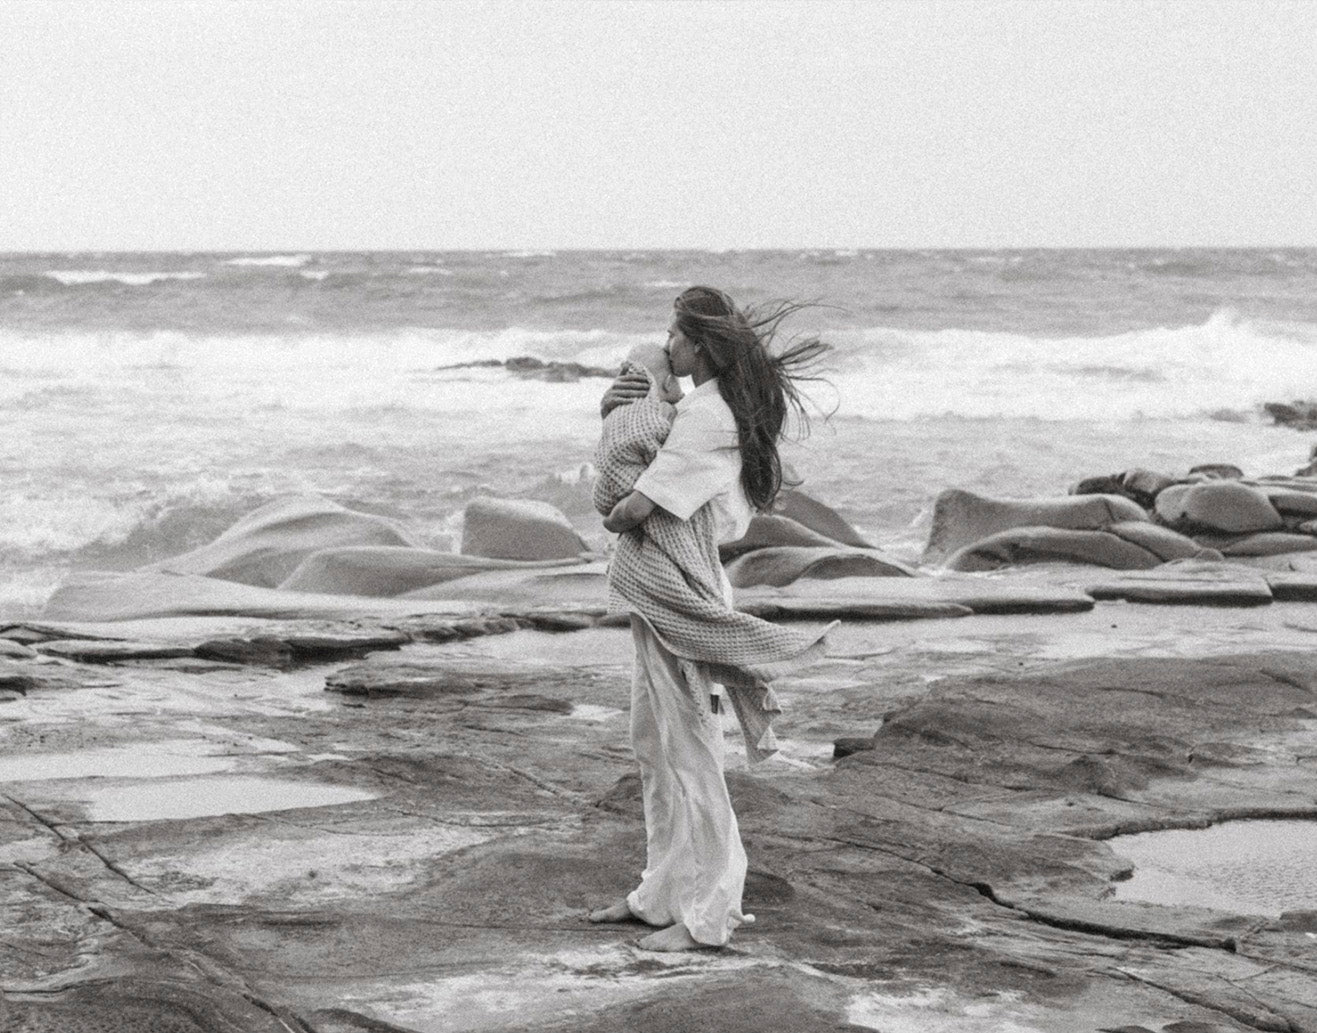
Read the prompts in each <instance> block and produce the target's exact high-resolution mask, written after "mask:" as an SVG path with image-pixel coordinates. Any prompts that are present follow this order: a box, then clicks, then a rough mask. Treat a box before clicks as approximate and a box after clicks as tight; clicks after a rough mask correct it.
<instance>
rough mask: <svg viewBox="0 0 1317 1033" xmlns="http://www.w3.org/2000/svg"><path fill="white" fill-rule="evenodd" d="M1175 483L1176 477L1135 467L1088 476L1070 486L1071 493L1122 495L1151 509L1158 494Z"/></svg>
mask: <svg viewBox="0 0 1317 1033" xmlns="http://www.w3.org/2000/svg"><path fill="white" fill-rule="evenodd" d="M1174 483H1175V480H1174V478H1171V477H1167V476H1166V475H1165V474H1162V473H1156V472H1155V471H1152V470H1144V469H1141V468H1137V467H1136V468H1134V469H1131V470H1126V471H1124V472H1123V473H1118V474H1104V475H1102V476H1099V477H1086V478H1084V479H1083V480H1081V481H1079V482H1078V483H1077V484H1075V485H1073V486H1072V487H1071V488H1070V494H1071V495H1121V496H1124V497H1125V498H1127V499H1130V500H1131V501H1133V502H1136V503H1138V504H1139V506H1141V507H1142V508H1143V509H1151V508H1152V505H1153V503H1154V501H1156V498H1157V495H1158V493H1159V492H1161V491H1162V490H1163V489H1164V488H1169V487H1170V486H1171V485H1172V484H1174Z"/></svg>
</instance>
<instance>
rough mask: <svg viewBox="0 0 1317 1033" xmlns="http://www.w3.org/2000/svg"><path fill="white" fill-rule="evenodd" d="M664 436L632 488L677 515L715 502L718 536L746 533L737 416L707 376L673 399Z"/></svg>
mask: <svg viewBox="0 0 1317 1033" xmlns="http://www.w3.org/2000/svg"><path fill="white" fill-rule="evenodd" d="M676 408H677V416H676V419H675V420H673V423H672V430H671V431H669V432H668V440H667V441H665V442H664V443H663V447H662V448H660V449H659V452H658V455H656V456H655V457H654V461H653V462H652V463H650V464H649V467H648V469H646V470H645V472H644V473H642V474H641V475H640V478H639V479H638V480H637V481H636V484H635V490H636V491H638V492H640V493H641V494H642V495H644V496H645V497H646V498H648V499H650V500H651V501H652V502H654V503H655V504H656V505H659V506H662V507H663V508H664V509H666V510H667V511H668V512H669V513H671V514H672V515H673V516H675V517H677V519H679V520H689V519H690V518H691V516H692V515H693V514H694V513H695V511H696V510H697V509H699V508H700V507H701V506H703V505H704V504H705V503H706V502H711V503H712V504H713V515H714V523H715V527H716V528H717V535H718V541H719V542H734V541H736V539H738V538H743V537H744V536H745V532H746V530H747V529H748V528H749V527H750V518H751V517H752V516H753V515H754V510H753V509H752V508H751V506H750V500H749V499H748V498H746V496H745V490H744V489H743V488H742V487H741V449H740V445H739V443H738V438H737V434H736V418H735V417H734V416H732V410H731V409H729V408H727V403H726V402H725V401H723V396H722V395H721V394H719V393H718V382H717V381H716V380H706V381H705V382H704V383H703V384H701V385H700V386H699V387H697V388H695V390H693V391H692V392H691V393H690V394H688V395H686V397H684V398H683V399H682V400H681V401H680V402H678V403H677V406H676Z"/></svg>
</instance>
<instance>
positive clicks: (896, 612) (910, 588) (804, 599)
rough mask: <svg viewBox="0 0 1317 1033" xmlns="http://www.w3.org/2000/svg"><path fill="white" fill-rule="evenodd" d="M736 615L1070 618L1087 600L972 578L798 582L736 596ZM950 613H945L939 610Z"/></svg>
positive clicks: (1088, 605) (1066, 592)
mask: <svg viewBox="0 0 1317 1033" xmlns="http://www.w3.org/2000/svg"><path fill="white" fill-rule="evenodd" d="M736 605H737V607H738V609H746V608H747V607H750V606H753V607H755V608H756V610H752V611H748V612H757V611H767V612H771V607H772V606H779V607H781V612H782V613H783V614H784V615H791V616H807V615H812V614H817V615H818V616H828V617H834V616H835V617H843V616H855V617H858V618H866V617H868V618H871V619H883V618H884V616H885V615H886V612H887V611H884V607H888V608H890V613H891V616H890V617H887V619H897V620H899V619H909V618H913V617H923V616H929V617H951V616H964V615H965V613H964V611H968V612H970V613H1075V612H1080V611H1084V610H1091V609H1092V608H1093V599H1092V597H1091V596H1089V595H1087V594H1086V593H1084V592H1080V591H1076V590H1075V589H1070V588H1062V587H1056V586H1053V585H1039V584H1031V583H1022V582H1019V581H1015V580H1010V581H1008V580H1006V579H1004V578H1003V579H997V580H992V579H988V578H974V577H932V578H838V579H836V580H834V581H821V582H798V583H796V584H794V585H788V586H786V587H784V588H775V589H770V588H753V589H746V590H744V591H738V592H737V593H736ZM945 607H951V609H945Z"/></svg>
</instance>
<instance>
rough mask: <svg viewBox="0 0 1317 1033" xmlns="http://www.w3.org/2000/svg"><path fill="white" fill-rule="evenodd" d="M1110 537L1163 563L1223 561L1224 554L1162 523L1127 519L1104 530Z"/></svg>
mask: <svg viewBox="0 0 1317 1033" xmlns="http://www.w3.org/2000/svg"><path fill="white" fill-rule="evenodd" d="M1104 530H1105V531H1107V533H1109V534H1114V535H1117V536H1118V537H1120V538H1123V539H1124V540H1125V541H1127V542H1129V543H1131V544H1133V545H1138V546H1141V547H1142V548H1144V549H1147V550H1148V551H1149V552H1150V553H1152V554H1153V555H1154V556H1156V557H1157V558H1158V559H1160V560H1161V561H1162V562H1163V563H1170V562H1172V561H1174V560H1219V559H1220V558H1221V555H1220V553H1218V552H1217V551H1216V550H1215V549H1210V548H1208V547H1206V546H1204V545H1202V544H1200V543H1198V542H1196V541H1194V540H1193V539H1192V538H1190V537H1189V536H1188V535H1183V534H1180V533H1179V532H1178V531H1172V530H1171V529H1170V528H1169V527H1162V526H1161V525H1160V524H1153V523H1148V522H1146V521H1143V520H1126V521H1122V522H1121V523H1118V524H1112V525H1111V526H1109V527H1106V528H1104Z"/></svg>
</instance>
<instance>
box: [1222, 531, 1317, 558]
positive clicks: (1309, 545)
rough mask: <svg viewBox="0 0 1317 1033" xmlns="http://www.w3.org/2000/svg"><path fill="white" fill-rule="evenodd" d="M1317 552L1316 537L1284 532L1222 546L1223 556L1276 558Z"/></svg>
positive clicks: (1256, 536)
mask: <svg viewBox="0 0 1317 1033" xmlns="http://www.w3.org/2000/svg"><path fill="white" fill-rule="evenodd" d="M1313 551H1317V537H1313V536H1312V535H1309V534H1289V533H1287V532H1285V531H1267V532H1263V533H1261V534H1251V535H1249V536H1248V537H1246V538H1240V539H1238V540H1236V541H1233V542H1231V543H1230V544H1229V545H1226V546H1223V547H1222V549H1221V553H1222V555H1225V556H1276V555H1279V554H1281V553H1286V552H1313Z"/></svg>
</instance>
